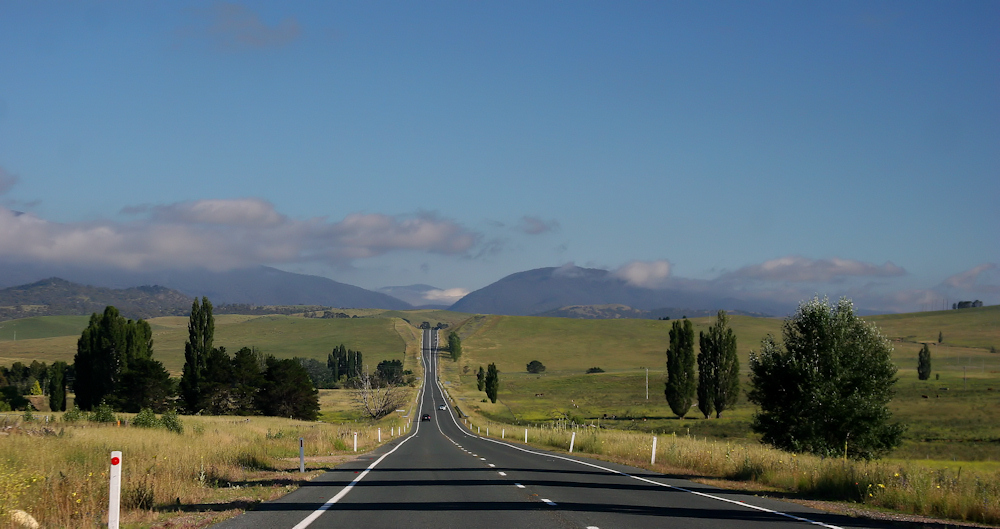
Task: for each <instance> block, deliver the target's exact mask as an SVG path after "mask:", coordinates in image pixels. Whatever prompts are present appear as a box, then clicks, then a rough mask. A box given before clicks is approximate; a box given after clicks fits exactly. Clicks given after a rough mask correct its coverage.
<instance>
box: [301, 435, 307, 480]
mask: <svg viewBox="0 0 1000 529" xmlns="http://www.w3.org/2000/svg"><path fill="white" fill-rule="evenodd" d="M305 471H306V440H305V439H304V438H302V437H299V472H305Z"/></svg>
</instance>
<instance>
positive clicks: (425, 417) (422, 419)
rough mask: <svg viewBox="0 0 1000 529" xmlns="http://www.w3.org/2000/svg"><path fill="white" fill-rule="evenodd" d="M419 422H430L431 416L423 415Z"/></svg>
mask: <svg viewBox="0 0 1000 529" xmlns="http://www.w3.org/2000/svg"><path fill="white" fill-rule="evenodd" d="M420 420H421V421H429V420H431V414H429V413H425V414H424V416H423V417H421V418H420Z"/></svg>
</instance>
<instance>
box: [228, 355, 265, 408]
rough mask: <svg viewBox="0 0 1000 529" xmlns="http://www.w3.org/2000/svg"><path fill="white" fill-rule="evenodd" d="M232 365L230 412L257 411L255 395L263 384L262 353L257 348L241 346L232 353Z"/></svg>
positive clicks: (263, 360) (263, 365)
mask: <svg viewBox="0 0 1000 529" xmlns="http://www.w3.org/2000/svg"><path fill="white" fill-rule="evenodd" d="M232 366H233V370H232V377H233V379H232V388H231V389H230V399H231V401H232V413H234V414H236V415H253V414H255V413H258V406H257V395H258V393H259V392H260V388H262V387H263V386H264V367H265V359H264V355H263V354H261V352H260V351H258V350H255V349H251V348H249V347H243V348H241V349H240V350H239V351H236V354H235V355H233V361H232Z"/></svg>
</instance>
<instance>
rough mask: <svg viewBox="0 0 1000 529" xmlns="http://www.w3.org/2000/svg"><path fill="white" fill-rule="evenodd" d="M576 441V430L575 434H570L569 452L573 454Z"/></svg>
mask: <svg viewBox="0 0 1000 529" xmlns="http://www.w3.org/2000/svg"><path fill="white" fill-rule="evenodd" d="M575 441H576V432H573V435H572V436H570V438H569V453H571V454H572V453H573V443H574V442H575Z"/></svg>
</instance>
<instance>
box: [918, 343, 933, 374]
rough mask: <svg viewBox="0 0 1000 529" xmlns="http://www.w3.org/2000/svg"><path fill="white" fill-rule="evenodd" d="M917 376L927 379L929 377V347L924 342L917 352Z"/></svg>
mask: <svg viewBox="0 0 1000 529" xmlns="http://www.w3.org/2000/svg"><path fill="white" fill-rule="evenodd" d="M917 378H919V379H920V380H927V379H929V378H931V348H930V347H929V346H928V345H927V344H924V346H923V347H922V348H921V349H920V353H919V354H917Z"/></svg>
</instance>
